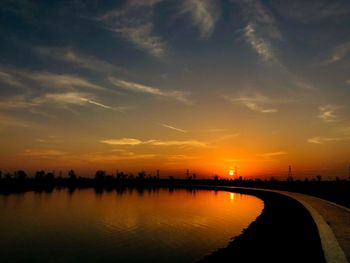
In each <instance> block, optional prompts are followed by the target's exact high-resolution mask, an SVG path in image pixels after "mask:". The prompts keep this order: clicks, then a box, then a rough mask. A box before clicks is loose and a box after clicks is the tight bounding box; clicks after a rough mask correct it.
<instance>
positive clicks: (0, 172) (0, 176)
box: [0, 171, 350, 180]
mask: <svg viewBox="0 0 350 263" xmlns="http://www.w3.org/2000/svg"><path fill="white" fill-rule="evenodd" d="M349 178H350V177H349ZM1 179H2V171H0V180H1Z"/></svg>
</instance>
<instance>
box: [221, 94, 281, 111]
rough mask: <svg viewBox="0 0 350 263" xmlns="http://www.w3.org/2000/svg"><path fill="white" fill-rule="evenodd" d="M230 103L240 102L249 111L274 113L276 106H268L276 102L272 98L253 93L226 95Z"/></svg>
mask: <svg viewBox="0 0 350 263" xmlns="http://www.w3.org/2000/svg"><path fill="white" fill-rule="evenodd" d="M226 99H227V100H229V101H230V102H232V103H237V102H238V103H240V104H242V105H244V106H245V107H246V108H248V109H249V110H251V111H256V112H260V113H276V112H278V109H277V108H273V107H269V106H268V105H270V104H275V103H276V102H275V101H273V100H272V99H270V98H268V97H266V96H263V95H261V94H255V95H253V96H240V97H234V98H231V97H226Z"/></svg>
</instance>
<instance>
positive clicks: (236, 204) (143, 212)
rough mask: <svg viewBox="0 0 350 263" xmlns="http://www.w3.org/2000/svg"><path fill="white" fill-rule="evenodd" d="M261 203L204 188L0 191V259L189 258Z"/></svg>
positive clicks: (240, 224) (230, 232) (221, 243)
mask: <svg viewBox="0 0 350 263" xmlns="http://www.w3.org/2000/svg"><path fill="white" fill-rule="evenodd" d="M262 208H263V202H262V201H261V200H260V199H258V198H256V197H253V196H249V195H241V194H236V193H229V192H221V191H209V190H196V191H194V190H192V191H189V190H169V189H166V188H161V189H152V190H146V189H144V190H142V189H138V190H137V189H124V190H123V191H115V190H113V191H110V192H102V193H97V192H96V191H94V189H84V190H75V191H74V192H69V191H68V190H67V189H62V190H54V191H53V192H51V193H45V192H43V193H36V192H26V193H22V194H10V195H0V215H1V217H0V233H1V238H0V261H1V262H194V261H196V260H198V259H200V258H202V257H203V256H205V255H206V254H208V253H211V252H212V251H214V250H216V249H218V248H221V247H225V246H226V245H227V244H228V242H229V241H230V239H231V238H232V237H233V236H235V235H238V234H240V233H241V231H242V229H243V228H245V227H247V226H248V225H249V224H250V223H251V222H252V221H253V220H254V219H255V218H256V217H257V216H258V215H259V214H260V213H261V210H262Z"/></svg>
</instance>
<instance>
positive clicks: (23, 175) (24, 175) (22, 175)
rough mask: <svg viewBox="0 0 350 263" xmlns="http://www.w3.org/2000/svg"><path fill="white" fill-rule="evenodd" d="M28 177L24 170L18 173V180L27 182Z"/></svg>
mask: <svg viewBox="0 0 350 263" xmlns="http://www.w3.org/2000/svg"><path fill="white" fill-rule="evenodd" d="M26 177H27V174H26V172H25V171H23V170H19V171H17V172H16V178H17V179H19V180H25V179H26Z"/></svg>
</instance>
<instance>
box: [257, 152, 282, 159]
mask: <svg viewBox="0 0 350 263" xmlns="http://www.w3.org/2000/svg"><path fill="white" fill-rule="evenodd" d="M287 154H288V153H287V152H285V151H278V152H269V153H262V154H258V156H260V157H262V158H265V159H270V158H273V157H278V156H282V155H287Z"/></svg>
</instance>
